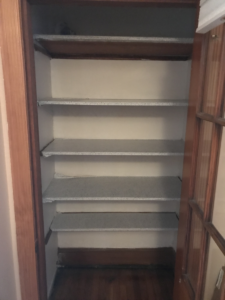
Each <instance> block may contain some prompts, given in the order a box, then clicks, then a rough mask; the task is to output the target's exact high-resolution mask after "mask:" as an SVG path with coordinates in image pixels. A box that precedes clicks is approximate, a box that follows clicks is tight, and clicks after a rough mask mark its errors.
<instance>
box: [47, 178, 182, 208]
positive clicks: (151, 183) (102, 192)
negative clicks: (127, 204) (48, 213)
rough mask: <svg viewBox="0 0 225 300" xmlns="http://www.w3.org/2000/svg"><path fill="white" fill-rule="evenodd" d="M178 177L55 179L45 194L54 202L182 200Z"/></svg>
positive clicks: (48, 199) (48, 200)
mask: <svg viewBox="0 0 225 300" xmlns="http://www.w3.org/2000/svg"><path fill="white" fill-rule="evenodd" d="M180 195H181V181H180V180H179V178H177V177H76V178H54V179H53V180H52V182H51V183H50V185H49V187H48V188H47V190H46V191H45V192H44V194H43V202H44V203H47V202H53V201H179V200H180Z"/></svg>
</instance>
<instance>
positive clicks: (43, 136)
mask: <svg viewBox="0 0 225 300" xmlns="http://www.w3.org/2000/svg"><path fill="white" fill-rule="evenodd" d="M35 70H36V85H37V96H38V98H39V97H51V70H50V59H49V58H48V57H47V56H45V55H43V54H41V53H39V52H35ZM38 124H39V142H40V150H42V149H43V148H44V147H45V146H46V145H47V144H48V143H49V142H50V141H52V140H53V112H52V108H51V107H48V108H45V109H43V108H42V107H39V108H38ZM54 173H55V167H54V158H50V159H48V160H46V159H44V158H43V157H41V178H42V192H43V191H44V190H45V189H46V188H47V187H48V185H49V184H50V182H51V180H52V179H53V177H54ZM43 214H44V231H45V236H47V234H48V231H49V228H50V225H51V222H52V220H53V217H54V216H55V214H56V205H55V203H47V204H44V205H43ZM57 248H58V241H57V235H56V234H52V235H51V237H50V240H49V241H48V243H47V244H46V246H45V254H46V269H47V270H46V272H47V286H48V293H50V291H51V287H52V284H53V281H54V278H55V273H56V260H57Z"/></svg>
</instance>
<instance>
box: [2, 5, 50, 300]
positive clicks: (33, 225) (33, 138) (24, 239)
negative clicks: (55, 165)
mask: <svg viewBox="0 0 225 300" xmlns="http://www.w3.org/2000/svg"><path fill="white" fill-rule="evenodd" d="M29 10H30V5H29V4H28V3H27V1H26V0H0V47H1V55H2V64H3V77H4V88H5V96H6V110H7V121H8V135H9V145H10V160H11V171H12V185H13V198H14V210H15V220H16V238H17V252H18V262H19V275H20V286H21V296H22V300H31V299H32V300H46V299H47V287H46V270H45V247H44V230H43V212H42V195H41V172H40V158H39V138H38V122H37V99H36V83H35V73H34V72H35V70H34V51H33V43H32V33H31V21H30V11H29Z"/></svg>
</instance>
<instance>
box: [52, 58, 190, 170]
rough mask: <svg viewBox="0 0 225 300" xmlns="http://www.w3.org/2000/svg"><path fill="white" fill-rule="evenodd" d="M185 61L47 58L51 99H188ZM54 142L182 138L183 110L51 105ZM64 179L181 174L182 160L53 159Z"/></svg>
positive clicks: (136, 158) (139, 158)
mask: <svg viewBox="0 0 225 300" xmlns="http://www.w3.org/2000/svg"><path fill="white" fill-rule="evenodd" d="M189 69H190V62H188V61H186V62H172V61H108V60H104V61H101V60H55V59H53V60H51V78H52V97H53V98H91V99H173V100H174V99H178V100H185V99H187V98H188V87H189V71H190V70H189ZM53 111H54V117H53V131H54V134H53V135H54V138H68V139H135V140H137V139H138V140H139V139H144V140H148V139H159V140H161V139H167V140H181V139H184V134H185V126H186V109H184V108H170V107H165V108H162V107H121V106H120V107H101V106H69V107H68V106H55V107H54V108H53ZM55 172H56V173H59V174H63V175H66V176H86V175H89V176H181V174H182V157H170V158H167V157H96V156H95V157H78V156H77V157H57V158H56V161H55Z"/></svg>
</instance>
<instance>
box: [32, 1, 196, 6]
mask: <svg viewBox="0 0 225 300" xmlns="http://www.w3.org/2000/svg"><path fill="white" fill-rule="evenodd" d="M28 2H29V3H31V4H73V3H74V4H82V5H90V4H92V5H125V6H130V5H138V6H142V5H145V6H153V7H154V6H156V7H196V6H197V4H198V2H197V0H28Z"/></svg>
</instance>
